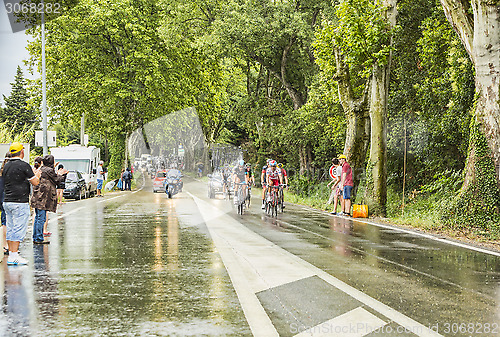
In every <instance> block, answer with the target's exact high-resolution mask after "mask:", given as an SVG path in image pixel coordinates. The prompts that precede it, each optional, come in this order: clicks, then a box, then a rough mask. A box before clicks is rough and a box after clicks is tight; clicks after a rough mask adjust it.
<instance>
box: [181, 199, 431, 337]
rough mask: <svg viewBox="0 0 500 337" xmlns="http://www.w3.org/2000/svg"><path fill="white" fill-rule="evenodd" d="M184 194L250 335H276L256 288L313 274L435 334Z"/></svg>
mask: <svg viewBox="0 0 500 337" xmlns="http://www.w3.org/2000/svg"><path fill="white" fill-rule="evenodd" d="M188 194H189V195H190V196H191V197H192V198H193V199H194V201H195V202H196V204H197V206H198V208H199V210H200V212H201V214H202V216H203V218H204V220H205V223H206V225H207V228H208V230H209V232H210V235H211V237H212V239H213V241H214V243H215V246H216V247H217V250H218V252H219V253H220V256H221V258H222V260H223V262H224V265H225V267H226V269H227V271H228V274H229V276H230V278H231V281H232V282H233V285H234V288H235V291H236V293H237V295H238V298H239V299H240V302H241V305H242V308H243V311H244V313H245V316H246V318H247V320H248V323H249V326H250V328H251V330H252V332H253V334H254V335H255V336H271V335H272V336H276V335H277V331H276V329H275V328H274V326H273V325H272V322H271V321H270V319H269V317H268V316H267V314H266V313H265V310H264V308H263V307H262V305H261V304H260V301H259V300H258V298H257V296H256V293H257V292H259V291H262V290H263V289H269V288H272V287H276V286H278V285H282V284H286V283H289V282H293V281H296V280H299V279H303V278H306V277H310V276H312V275H317V276H318V277H320V278H322V279H323V280H324V281H326V282H328V283H330V284H331V285H333V286H334V287H336V288H337V289H339V290H341V291H343V292H344V293H346V294H348V295H350V296H351V297H353V298H355V299H357V300H358V301H360V302H362V303H363V304H365V305H366V306H368V307H370V308H372V309H374V310H375V311H377V312H379V313H380V314H382V315H383V316H385V317H387V318H388V319H390V320H392V321H394V322H396V323H397V324H399V325H401V326H403V327H408V329H411V331H418V332H419V333H416V334H417V335H419V336H441V335H439V334H438V333H436V332H434V331H432V330H431V329H429V328H427V327H425V326H424V325H422V324H420V323H418V322H416V321H415V320H413V319H411V318H409V317H407V316H405V315H404V314H402V313H400V312H398V311H396V310H394V309H392V308H390V307H389V306H387V305H385V304H383V303H381V302H379V301H377V300H375V299H373V298H372V297H370V296H368V295H366V294H365V293H363V292H361V291H359V290H357V289H355V288H353V287H351V286H349V285H348V284H346V283H344V282H342V281H340V280H339V279H337V278H335V277H333V276H332V275H330V274H328V273H326V272H324V271H323V270H321V269H319V268H317V267H316V266H314V265H312V264H310V263H308V262H306V261H304V260H303V259H301V258H299V257H298V256H296V255H293V254H292V253H290V252H288V251H286V250H284V249H282V248H281V247H279V246H277V245H276V244H274V243H272V242H271V241H269V240H267V239H265V238H263V237H262V236H260V235H258V234H257V233H255V232H253V231H251V230H250V229H248V228H247V227H245V226H244V225H242V224H241V223H239V222H238V221H236V220H235V219H233V218H232V217H230V216H229V215H227V214H225V213H224V212H222V211H220V210H219V209H217V208H216V207H215V206H213V205H212V204H210V203H208V202H206V201H203V200H201V199H200V198H198V197H196V196H194V195H192V194H191V193H189V192H188Z"/></svg>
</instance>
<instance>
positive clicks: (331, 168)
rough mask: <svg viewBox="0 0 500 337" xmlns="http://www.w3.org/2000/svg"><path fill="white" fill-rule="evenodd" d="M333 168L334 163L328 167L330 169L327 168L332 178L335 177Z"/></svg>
mask: <svg viewBox="0 0 500 337" xmlns="http://www.w3.org/2000/svg"><path fill="white" fill-rule="evenodd" d="M334 170H335V166H334V165H332V166H331V167H330V170H329V173H330V177H332V179H335V175H334V174H333V171H334Z"/></svg>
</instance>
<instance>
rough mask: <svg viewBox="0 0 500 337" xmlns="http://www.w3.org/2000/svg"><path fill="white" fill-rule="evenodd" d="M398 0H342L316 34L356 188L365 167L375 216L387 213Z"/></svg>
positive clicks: (318, 51)
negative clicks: (334, 90)
mask: <svg viewBox="0 0 500 337" xmlns="http://www.w3.org/2000/svg"><path fill="white" fill-rule="evenodd" d="M395 5H396V4H395V1H386V2H383V3H381V2H379V1H370V0H343V1H341V2H340V3H339V4H338V5H337V6H336V11H335V15H334V16H333V17H331V18H329V21H327V22H326V23H325V25H324V28H323V29H322V30H321V31H320V32H319V33H318V34H317V41H316V42H315V46H316V55H317V56H318V64H319V65H320V67H321V69H322V71H324V72H326V73H327V74H328V73H330V74H332V75H333V78H334V80H335V81H337V84H338V95H339V99H340V101H341V103H342V106H343V108H344V113H345V115H346V119H347V132H346V142H345V147H344V152H345V154H346V155H347V157H348V160H349V161H350V162H351V164H352V166H353V168H354V170H355V172H356V173H355V176H354V182H355V186H356V187H357V184H358V183H359V181H360V170H363V169H364V167H365V158H366V152H367V149H368V145H369V146H370V157H369V158H370V159H369V160H370V162H369V165H368V170H367V182H368V183H367V194H366V195H367V196H368V197H369V199H370V200H371V206H372V210H373V211H374V213H380V214H384V213H385V202H386V196H387V190H386V180H387V168H386V161H387V160H386V159H387V141H386V137H387V124H386V123H387V122H386V120H387V101H388V97H389V96H388V94H389V90H388V88H389V70H390V56H391V43H392V38H391V37H392V33H393V28H394V26H395V20H396V7H395Z"/></svg>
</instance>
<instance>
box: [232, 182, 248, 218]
mask: <svg viewBox="0 0 500 337" xmlns="http://www.w3.org/2000/svg"><path fill="white" fill-rule="evenodd" d="M234 185H241V188H239V189H238V190H237V192H235V198H236V193H237V195H238V196H237V198H238V202H237V209H238V214H240V215H243V211H244V209H245V205H246V201H247V196H246V195H247V193H246V190H247V189H248V187H246V188H244V187H243V185H245V186H248V184H247V183H234Z"/></svg>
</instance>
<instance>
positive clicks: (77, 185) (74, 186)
mask: <svg viewBox="0 0 500 337" xmlns="http://www.w3.org/2000/svg"><path fill="white" fill-rule="evenodd" d="M65 185H66V188H65V189H64V191H63V197H64V198H66V199H76V200H80V199H83V198H86V197H87V196H88V195H87V194H90V193H89V192H88V191H87V184H86V182H85V178H84V177H83V175H82V172H80V171H69V172H68V175H67V176H66V183H65Z"/></svg>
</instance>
